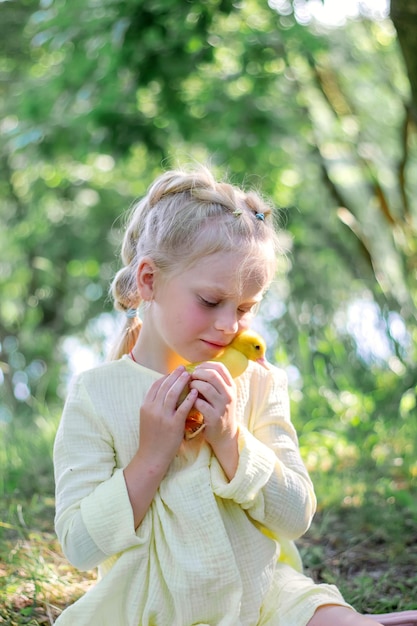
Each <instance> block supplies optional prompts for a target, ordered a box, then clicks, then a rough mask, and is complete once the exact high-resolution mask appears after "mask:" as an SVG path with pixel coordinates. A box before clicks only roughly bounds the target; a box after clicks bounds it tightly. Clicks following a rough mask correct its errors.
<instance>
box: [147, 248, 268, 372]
mask: <svg viewBox="0 0 417 626" xmlns="http://www.w3.org/2000/svg"><path fill="white" fill-rule="evenodd" d="M240 263H241V258H239V255H238V254H235V253H231V252H224V253H223V252H221V253H216V254H213V255H210V256H208V257H203V258H202V259H200V260H199V261H197V262H196V263H195V264H194V265H193V266H192V267H191V268H189V269H186V270H184V271H183V272H181V273H178V274H176V275H175V276H173V277H171V278H168V279H167V280H158V276H157V275H156V276H155V281H154V285H153V294H152V298H151V301H150V303H149V308H148V309H147V314H146V315H147V316H148V315H149V318H146V319H149V321H150V323H151V325H152V329H153V338H152V341H153V346H154V349H155V350H158V351H159V356H160V357H162V360H165V362H166V363H168V362H170V361H172V355H173V354H176V355H178V356H180V357H181V358H182V359H184V360H186V361H189V362H195V361H205V360H209V359H212V358H214V357H215V356H216V355H217V354H218V353H219V352H220V351H221V350H222V348H224V346H226V345H228V344H229V343H230V342H231V341H232V340H233V339H234V337H235V336H236V335H237V334H238V333H239V332H241V331H242V330H244V329H246V328H248V326H249V324H250V321H251V319H252V317H253V314H254V308H255V307H256V305H257V304H258V303H259V302H260V301H261V299H262V295H263V291H264V285H260V283H259V279H258V280H257V278H256V276H257V275H258V273H257V272H253V275H252V276H251V275H250V274H249V275H245V276H244V277H243V279H240V280H238V277H239V264H240ZM237 285H240V286H239V288H237ZM141 332H143V331H141Z"/></svg>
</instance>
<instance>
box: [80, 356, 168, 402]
mask: <svg viewBox="0 0 417 626" xmlns="http://www.w3.org/2000/svg"><path fill="white" fill-rule="evenodd" d="M160 376H161V374H159V373H158V372H154V371H153V370H149V369H147V368H145V367H142V366H140V365H138V364H137V363H133V361H132V360H131V359H130V358H129V357H127V356H123V357H122V358H121V359H118V360H117V361H108V362H106V363H102V364H101V365H97V366H96V367H93V368H91V369H88V370H85V371H83V372H81V373H79V374H77V375H76V376H75V377H74V379H73V380H72V382H71V385H70V393H71V391H73V390H74V389H77V388H78V389H80V388H84V389H85V390H87V392H88V393H93V394H94V392H95V391H96V390H97V391H100V392H101V393H104V394H106V392H108V393H110V392H114V390H115V389H120V390H123V389H126V388H131V387H132V383H133V384H134V386H135V387H137V386H139V387H141V386H142V385H143V386H144V387H146V388H147V387H148V386H150V385H151V384H152V383H153V382H154V380H157V379H158V378H159V377H160Z"/></svg>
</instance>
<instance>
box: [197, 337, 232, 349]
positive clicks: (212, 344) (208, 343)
mask: <svg viewBox="0 0 417 626" xmlns="http://www.w3.org/2000/svg"><path fill="white" fill-rule="evenodd" d="M201 341H202V342H203V343H205V344H206V346H210V348H213V349H214V350H219V351H220V350H224V349H225V348H226V347H227V346H228V345H229V344H228V343H218V342H217V341H209V340H208V339H202V340H201Z"/></svg>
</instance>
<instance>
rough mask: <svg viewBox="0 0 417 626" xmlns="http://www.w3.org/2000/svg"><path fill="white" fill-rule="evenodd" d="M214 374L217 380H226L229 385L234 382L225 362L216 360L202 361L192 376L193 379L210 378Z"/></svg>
mask: <svg viewBox="0 0 417 626" xmlns="http://www.w3.org/2000/svg"><path fill="white" fill-rule="evenodd" d="M213 375H214V376H215V377H216V379H217V380H221V381H224V382H225V383H227V384H229V385H230V384H232V381H233V379H232V377H231V375H230V372H229V370H228V369H227V367H226V366H225V365H223V363H217V362H216V361H207V362H206V363H201V364H200V365H198V366H197V367H196V368H195V370H194V371H193V373H192V375H191V376H192V378H193V379H195V378H199V379H201V380H208V379H209V378H210V376H213ZM213 380H214V379H213Z"/></svg>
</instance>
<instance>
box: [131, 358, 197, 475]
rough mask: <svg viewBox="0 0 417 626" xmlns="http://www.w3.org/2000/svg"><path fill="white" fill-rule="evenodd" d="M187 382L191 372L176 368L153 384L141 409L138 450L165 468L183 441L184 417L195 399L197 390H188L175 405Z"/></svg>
mask: <svg viewBox="0 0 417 626" xmlns="http://www.w3.org/2000/svg"><path fill="white" fill-rule="evenodd" d="M189 381H190V374H189V373H188V372H186V371H185V369H184V368H183V367H178V368H177V369H175V370H174V371H173V372H172V373H171V374H168V375H167V376H163V377H162V378H159V379H158V380H157V381H156V382H155V383H154V384H153V385H152V387H151V388H150V389H149V391H148V393H147V394H146V396H145V400H144V402H143V404H142V407H141V409H140V441H139V450H140V453H141V455H145V454H146V455H147V456H149V458H150V459H152V461H153V462H155V461H158V462H159V463H162V464H165V465H166V468H168V466H169V464H170V462H171V461H172V459H173V458H174V456H175V455H176V453H177V451H178V449H179V447H180V445H181V443H182V441H183V438H184V425H185V420H186V417H187V415H188V413H189V411H190V410H191V408H192V406H193V404H194V402H195V400H196V398H197V391H196V390H191V391H190V393H189V394H188V395H187V397H186V398H185V400H184V401H183V402H182V403H181V404H180V406H179V407H178V408H177V403H178V399H179V397H180V394H181V392H182V391H183V389H184V387H185V386H186V385H187V383H188V382H189Z"/></svg>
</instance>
